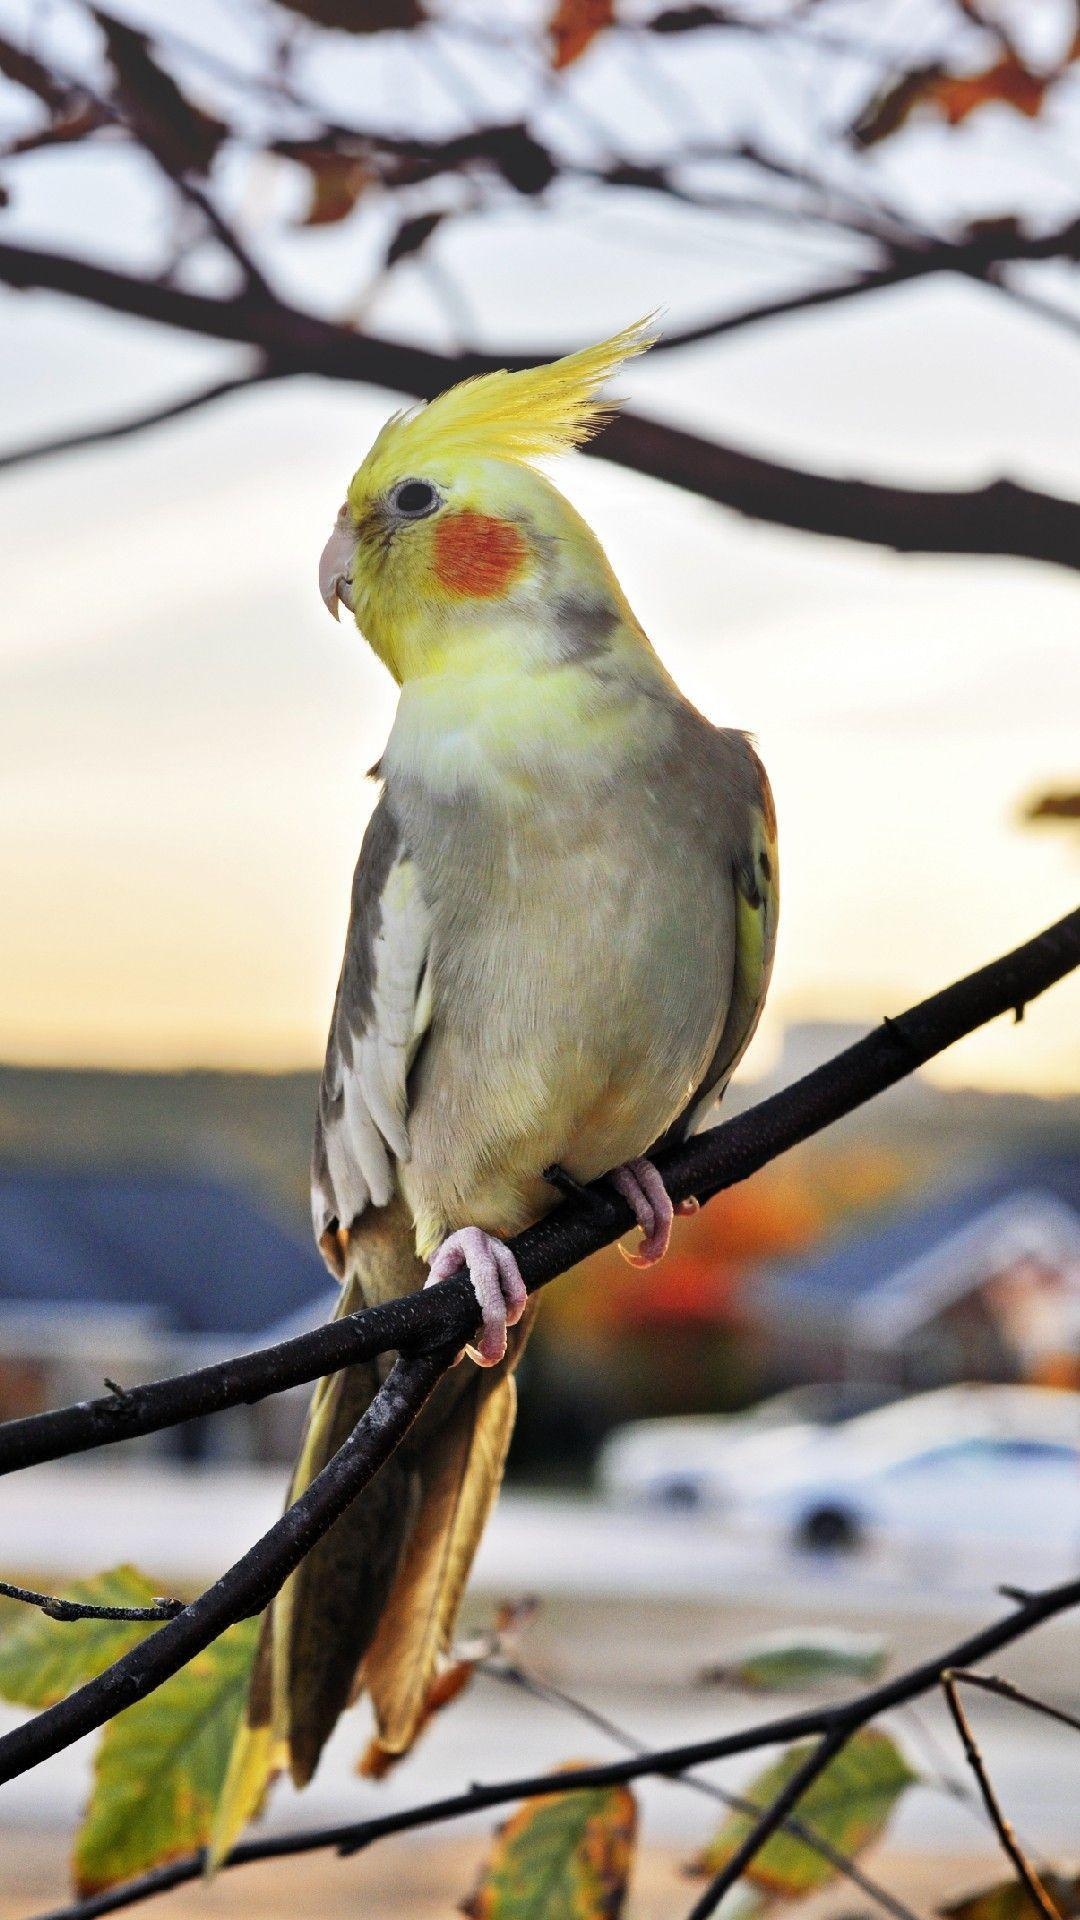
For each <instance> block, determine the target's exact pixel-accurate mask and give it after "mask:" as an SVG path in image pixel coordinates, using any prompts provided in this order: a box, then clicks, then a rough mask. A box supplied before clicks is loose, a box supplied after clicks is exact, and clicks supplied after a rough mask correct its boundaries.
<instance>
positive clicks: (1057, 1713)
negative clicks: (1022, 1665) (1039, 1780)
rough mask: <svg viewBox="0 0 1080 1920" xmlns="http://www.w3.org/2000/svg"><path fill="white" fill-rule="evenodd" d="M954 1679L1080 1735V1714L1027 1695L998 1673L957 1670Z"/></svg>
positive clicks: (1032, 1694) (1032, 1695)
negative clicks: (1042, 1715)
mask: <svg viewBox="0 0 1080 1920" xmlns="http://www.w3.org/2000/svg"><path fill="white" fill-rule="evenodd" d="M952 1677H953V1679H954V1680H956V1681H962V1682H963V1684H964V1686H965V1687H981V1688H982V1690H983V1692H984V1693H996V1694H997V1695H998V1697H999V1699H1001V1700H1011V1701H1013V1702H1014V1704H1015V1705H1016V1706H1018V1707H1030V1708H1031V1711H1032V1713H1042V1714H1045V1716H1046V1718H1047V1719H1048V1720H1057V1721H1058V1722H1059V1724H1060V1725H1061V1726H1063V1727H1071V1728H1072V1729H1073V1731H1074V1732H1075V1733H1080V1714H1075V1713H1066V1711H1065V1709H1064V1707H1055V1706H1052V1705H1051V1704H1050V1701H1049V1700H1040V1699H1039V1697H1038V1695H1037V1694H1034V1693H1025V1692H1024V1689H1023V1687H1018V1686H1015V1685H1014V1683H1013V1682H1012V1681H1011V1680H1002V1679H1001V1677H1000V1675H998V1674H996V1673H969V1672H967V1671H966V1670H964V1669H961V1668H956V1669H954V1671H953V1676H952Z"/></svg>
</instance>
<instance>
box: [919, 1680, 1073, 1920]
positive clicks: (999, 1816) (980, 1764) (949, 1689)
mask: <svg viewBox="0 0 1080 1920" xmlns="http://www.w3.org/2000/svg"><path fill="white" fill-rule="evenodd" d="M941 1689H942V1692H943V1693H944V1695H945V1699H946V1701H947V1703H948V1708H949V1712H950V1713H951V1714H952V1717H953V1724H954V1725H955V1727H956V1731H957V1733H958V1734H959V1735H960V1740H961V1743H962V1745H963V1749H964V1754H965V1757H966V1759H967V1763H968V1765H969V1767H970V1768H971V1771H972V1773H973V1774H974V1775H975V1778H976V1780H977V1781H978V1783H979V1792H980V1793H981V1794H982V1797H983V1802H984V1804H985V1807H986V1811H987V1813H988V1814H989V1815H990V1818H991V1820H992V1822H993V1825H994V1831H995V1833H996V1834H997V1837H998V1839H999V1840H1000V1841H1001V1849H1002V1852H1003V1853H1004V1854H1005V1856H1006V1858H1007V1859H1008V1860H1010V1861H1011V1863H1012V1865H1013V1866H1014V1867H1015V1869H1016V1876H1017V1879H1018V1880H1019V1881H1020V1884H1021V1886H1022V1887H1023V1888H1024V1889H1025V1891H1026V1892H1027V1894H1028V1896H1029V1898H1030V1899H1031V1901H1032V1904H1033V1905H1034V1907H1035V1909H1036V1911H1037V1912H1038V1913H1040V1914H1041V1915H1042V1920H1061V1913H1060V1911H1059V1910H1058V1908H1057V1906H1056V1905H1055V1904H1054V1902H1053V1900H1051V1898H1050V1895H1049V1894H1048V1893H1047V1891H1046V1888H1045V1887H1044V1886H1043V1883H1042V1881H1041V1880H1040V1879H1039V1876H1038V1874H1037V1873H1036V1872H1035V1869H1034V1867H1033V1866H1032V1864H1031V1862H1030V1860H1028V1858H1027V1856H1026V1854H1025V1853H1024V1850H1023V1848H1022V1846H1021V1845H1020V1842H1019V1840H1018V1839H1017V1837H1016V1834H1015V1832H1014V1831H1013V1828H1012V1826H1011V1824H1010V1823H1009V1821H1008V1820H1007V1819H1006V1818H1005V1813H1004V1811H1003V1809H1002V1806H1001V1802H1000V1801H999V1799H998V1797H997V1794H996V1793H995V1792H994V1786H993V1782H992V1781H991V1779H990V1775H989V1774H988V1772H987V1770H986V1762H985V1760H984V1759H983V1756H982V1751H981V1749H980V1747H979V1743H978V1741H977V1740H976V1738H975V1735H974V1733H973V1732H972V1730H971V1722H970V1721H969V1719H968V1717H967V1714H966V1713H965V1712H964V1706H963V1702H962V1700H961V1699H960V1695H959V1693H958V1691H957V1687H956V1681H955V1678H954V1676H953V1675H952V1674H951V1673H949V1672H945V1673H943V1674H942V1676H941Z"/></svg>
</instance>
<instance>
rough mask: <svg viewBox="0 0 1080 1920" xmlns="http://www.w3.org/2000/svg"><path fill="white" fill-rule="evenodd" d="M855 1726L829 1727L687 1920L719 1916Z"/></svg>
mask: <svg viewBox="0 0 1080 1920" xmlns="http://www.w3.org/2000/svg"><path fill="white" fill-rule="evenodd" d="M854 1732H855V1727H854V1726H850V1727H848V1726H844V1725H842V1724H841V1725H838V1726H834V1727H830V1728H829V1730H828V1732H827V1733H825V1734H823V1736H822V1738H821V1739H820V1740H819V1742H818V1744H817V1746H816V1747H815V1748H814V1750H813V1752H812V1753H808V1754H807V1756H806V1759H805V1760H804V1761H803V1763H802V1765H801V1766H800V1767H798V1768H797V1769H796V1771H795V1772H794V1773H793V1774H792V1776H791V1779H790V1780H788V1781H787V1782H786V1784H785V1785H784V1786H783V1787H782V1788H781V1790H780V1792H779V1793H778V1794H777V1795H776V1798H775V1799H774V1800H771V1801H770V1803H769V1805H768V1806H767V1807H765V1808H763V1809H762V1811H761V1813H760V1814H759V1815H758V1818H757V1819H756V1820H755V1822H754V1824H753V1826H752V1827H751V1829H750V1831H749V1833H748V1834H747V1835H746V1838H745V1839H744V1840H742V1841H740V1843H739V1845H738V1846H737V1847H736V1849H735V1851H734V1853H733V1854H732V1856H731V1858H730V1860H729V1861H728V1862H727V1865H726V1866H723V1867H721V1868H720V1871H719V1873H716V1874H714V1875H713V1877H712V1879H711V1880H710V1881H709V1884H708V1886H707V1887H706V1888H705V1891H704V1892H703V1893H702V1894H701V1896H700V1898H699V1899H697V1900H695V1902H694V1904H693V1906H692V1907H691V1909H690V1913H689V1915H688V1920H708V1916H709V1915H710V1914H712V1913H715V1912H716V1909H717V1907H718V1906H719V1905H720V1902H721V1900H722V1899H723V1898H724V1895H725V1894H726V1893H730V1892H731V1889H732V1887H736V1886H738V1883H739V1881H740V1880H741V1879H742V1877H743V1874H744V1873H745V1871H746V1869H747V1867H749V1866H751V1865H752V1864H753V1861H754V1860H755V1858H756V1857H757V1855H758V1854H759V1853H760V1852H761V1849H762V1847H763V1846H764V1845H765V1843H766V1841H767V1840H771V1838H772V1836H773V1834H774V1833H776V1832H777V1831H778V1830H779V1829H780V1828H781V1827H782V1826H784V1824H785V1822H786V1821H787V1820H788V1818H789V1817H790V1815H791V1814H792V1813H793V1812H794V1810H795V1808H796V1807H797V1806H798V1804H799V1801H800V1800H801V1799H802V1797H803V1795H804V1794H805V1793H807V1792H809V1790H810V1788H811V1787H812V1786H813V1784H814V1781H815V1780H817V1779H819V1778H820V1776H821V1775H822V1774H823V1773H824V1772H825V1769H826V1767H828V1766H831V1764H832V1762H833V1761H834V1760H835V1759H836V1756H837V1754H838V1753H840V1751H841V1750H842V1748H844V1747H846V1745H847V1743H848V1741H849V1740H850V1738H851V1736H852V1734H853V1733H854Z"/></svg>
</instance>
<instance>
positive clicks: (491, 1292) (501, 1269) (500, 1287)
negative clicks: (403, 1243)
mask: <svg viewBox="0 0 1080 1920" xmlns="http://www.w3.org/2000/svg"><path fill="white" fill-rule="evenodd" d="M463 1267H464V1269H465V1271H466V1273H467V1274H468V1276H469V1279H470V1280H471V1281H472V1289H473V1292H474V1293H475V1295H476V1300H477V1305H478V1306H479V1308H480V1313H481V1316H482V1318H481V1323H480V1331H479V1335H478V1337H477V1338H476V1339H475V1340H474V1341H473V1343H472V1345H471V1346H468V1347H466V1349H465V1351H466V1353H469V1354H471V1355H472V1358H473V1359H474V1360H475V1361H476V1364H477V1366H479V1367H497V1366H498V1364H499V1361H500V1360H501V1359H502V1358H503V1355H504V1354H505V1352H506V1329H507V1327H515V1326H516V1325H517V1323H518V1321H519V1320H520V1319H521V1316H522V1314H523V1313H524V1311H525V1303H526V1301H527V1299H528V1294H527V1293H526V1291H525V1282H524V1280H523V1279H522V1277H521V1272H520V1269H519V1267H518V1263H517V1261H516V1260H515V1259H514V1256H513V1254H512V1253H511V1251H510V1249H509V1247H508V1246H506V1245H505V1244H504V1243H503V1241H501V1240H496V1238H495V1236H494V1234H492V1233H485V1232H484V1231H483V1229H482V1228H481V1227H459V1228H458V1230H457V1232H456V1233H451V1234H449V1235H448V1236H447V1238H446V1239H445V1240H444V1241H443V1243H442V1245H441V1247H437V1248H436V1250H435V1252H434V1253H433V1254H432V1256H431V1272H430V1273H429V1275H428V1278H427V1280H426V1281H425V1282H424V1284H425V1286H427V1287H431V1286H434V1285H436V1283H437V1282H438V1281H440V1280H449V1278H450V1276H451V1274H454V1273H460V1272H461V1270H462V1268H463Z"/></svg>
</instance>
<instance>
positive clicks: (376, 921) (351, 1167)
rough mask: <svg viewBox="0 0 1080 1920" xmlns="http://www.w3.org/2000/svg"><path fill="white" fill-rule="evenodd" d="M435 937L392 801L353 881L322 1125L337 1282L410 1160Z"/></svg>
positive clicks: (322, 1167) (316, 1159)
mask: <svg viewBox="0 0 1080 1920" xmlns="http://www.w3.org/2000/svg"><path fill="white" fill-rule="evenodd" d="M430 937H431V921H430V916H429V914H428V909H427V905H426V903H425V900H424V895H423V889H422V887H421V884H420V876H419V873H418V871H417V868H416V865H415V863H414V861H413V860H412V858H411V857H410V855H409V852H408V849H407V848H406V847H405V846H404V844H403V842H402V837H401V833H400V830H399V828H398V825H397V822H396V821H395V819H394V816H393V814H392V812H391V810H390V807H389V804H388V802H387V799H386V796H385V794H384V795H383V797H382V799H381V800H380V801H379V804H378V806H377V807H376V809H375V812H374V813H373V814H372V816H371V820H370V822H369V824H368V830H367V832H366V834H365V835H364V843H363V846H362V847H361V849H360V858H359V860H358V862H357V866H356V872H355V875H354V877H353V887H352V901H351V906H350V912H349V926H348V932H347V934H346V936H345V957H344V960H343V961H342V966H341V975H340V978H339V980H338V988H337V995H336V997H335V1000H334V1012H333V1016H332V1019H331V1022H330V1037H329V1039H328V1041H327V1047H326V1060H325V1063H324V1066H323V1071H322V1080H321V1082H320V1085H319V1100H318V1108H317V1111H316V1116H315V1145H314V1151H313V1153H312V1164H311V1217H312V1224H313V1226H314V1229H315V1238H316V1240H317V1241H318V1244H319V1247H320V1249H321V1251H322V1254H323V1257H324V1259H325V1260H326V1262H327V1265H328V1266H329V1267H330V1268H331V1270H332V1271H333V1272H334V1273H336V1274H338V1275H339V1276H340V1273H341V1271H342V1257H341V1243H340V1241H339V1238H338V1235H339V1232H341V1233H348V1231H349V1229H350V1228H351V1227H352V1226H353V1225H354V1223H355V1222H356V1221H357V1220H358V1219H359V1217H360V1215H361V1214H363V1213H365V1212H366V1211H367V1209H368V1207H384V1206H385V1205H386V1204H387V1202H388V1201H389V1199H390V1198H391V1196H392V1194H393V1192H394V1186H395V1181H394V1165H395V1162H396V1161H398V1160H407V1159H408V1157H409V1133H408V1077H409V1070H410V1068H411V1066H412V1064H413V1061H414V1059H415V1056H416V1051H417V1048H418V1047H419V1045H420V1042H421V1040H422V1039H423V1036H424V1033H425V1031H426V1029H427V1025H428V1021H429V1018H430V1000H429V995H428V991H427V982H428V975H427V959H428V950H429V944H430Z"/></svg>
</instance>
